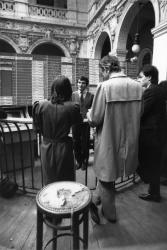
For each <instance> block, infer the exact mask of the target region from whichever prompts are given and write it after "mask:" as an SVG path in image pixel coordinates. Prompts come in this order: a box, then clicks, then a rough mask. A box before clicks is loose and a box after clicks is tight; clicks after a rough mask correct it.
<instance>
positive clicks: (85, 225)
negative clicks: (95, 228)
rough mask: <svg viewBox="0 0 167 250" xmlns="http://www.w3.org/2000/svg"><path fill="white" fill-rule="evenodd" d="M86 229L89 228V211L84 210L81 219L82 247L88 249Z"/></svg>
mask: <svg viewBox="0 0 167 250" xmlns="http://www.w3.org/2000/svg"><path fill="white" fill-rule="evenodd" d="M88 229H89V211H87V212H85V214H84V220H83V240H84V243H83V248H84V249H88Z"/></svg>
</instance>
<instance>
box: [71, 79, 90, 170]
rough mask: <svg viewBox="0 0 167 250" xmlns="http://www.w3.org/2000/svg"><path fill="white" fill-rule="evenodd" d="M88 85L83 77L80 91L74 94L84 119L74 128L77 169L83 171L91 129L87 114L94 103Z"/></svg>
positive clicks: (87, 154) (79, 84)
mask: <svg viewBox="0 0 167 250" xmlns="http://www.w3.org/2000/svg"><path fill="white" fill-rule="evenodd" d="M88 85H89V80H88V78H87V77H84V76H81V77H80V78H79V80H78V90H77V91H75V92H73V94H72V101H74V102H77V103H79V104H80V113H81V115H82V119H83V122H82V123H80V124H77V125H75V126H73V128H72V134H73V143H74V154H75V159H76V169H79V168H81V169H82V170H85V168H86V165H87V161H88V157H89V137H90V127H89V124H88V122H87V121H86V113H87V111H88V109H90V107H91V105H92V101H93V94H91V93H90V92H89V91H88Z"/></svg>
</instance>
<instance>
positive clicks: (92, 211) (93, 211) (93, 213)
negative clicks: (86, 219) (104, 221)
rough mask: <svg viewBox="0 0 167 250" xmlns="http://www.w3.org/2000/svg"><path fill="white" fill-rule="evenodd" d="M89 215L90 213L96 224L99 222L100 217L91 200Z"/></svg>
mask: <svg viewBox="0 0 167 250" xmlns="http://www.w3.org/2000/svg"><path fill="white" fill-rule="evenodd" d="M90 215H91V218H92V220H93V221H94V222H95V223H96V224H100V217H99V214H98V208H97V207H96V205H95V204H94V203H93V202H92V203H91V204H90Z"/></svg>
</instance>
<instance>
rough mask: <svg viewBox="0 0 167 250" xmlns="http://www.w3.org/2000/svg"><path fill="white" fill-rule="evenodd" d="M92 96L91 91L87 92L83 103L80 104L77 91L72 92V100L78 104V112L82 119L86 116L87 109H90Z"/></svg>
mask: <svg viewBox="0 0 167 250" xmlns="http://www.w3.org/2000/svg"><path fill="white" fill-rule="evenodd" d="M93 97H94V95H93V94H92V93H90V92H87V93H86V96H85V98H84V100H83V103H82V104H81V102H80V96H79V93H78V91H75V92H73V93H72V101H73V102H77V103H78V104H79V105H80V112H81V115H82V118H83V119H84V118H86V113H87V112H88V109H90V108H91V106H92V102H93Z"/></svg>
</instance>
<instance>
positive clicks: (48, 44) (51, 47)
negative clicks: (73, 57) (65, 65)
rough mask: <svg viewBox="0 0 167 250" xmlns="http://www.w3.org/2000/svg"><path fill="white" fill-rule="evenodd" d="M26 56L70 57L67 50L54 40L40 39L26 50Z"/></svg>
mask: <svg viewBox="0 0 167 250" xmlns="http://www.w3.org/2000/svg"><path fill="white" fill-rule="evenodd" d="M27 53H28V54H38V55H39V54H41V55H55V56H65V57H70V53H69V51H68V50H67V48H66V47H65V46H64V45H63V44H62V43H60V42H58V41H55V40H50V41H48V39H40V40H38V41H37V42H36V43H34V44H33V45H32V46H31V47H30V48H29V50H28V52H27Z"/></svg>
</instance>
